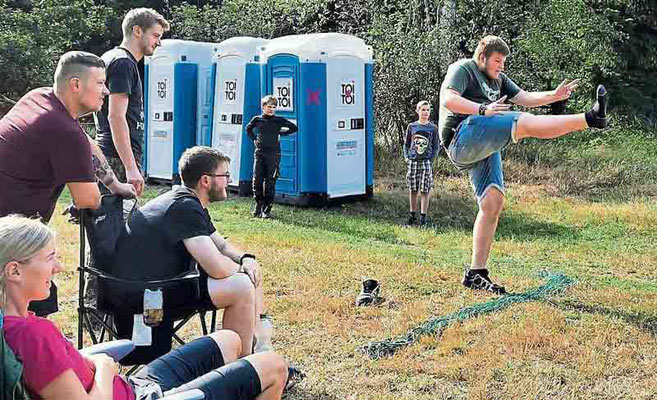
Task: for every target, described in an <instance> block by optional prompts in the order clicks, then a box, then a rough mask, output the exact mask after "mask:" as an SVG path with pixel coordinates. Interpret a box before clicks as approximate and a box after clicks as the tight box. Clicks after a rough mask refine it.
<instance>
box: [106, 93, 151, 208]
mask: <svg viewBox="0 0 657 400" xmlns="http://www.w3.org/2000/svg"><path fill="white" fill-rule="evenodd" d="M127 111H128V95H127V94H125V93H112V94H110V95H109V105H108V114H107V119H108V121H109V125H110V131H111V132H112V142H113V143H114V147H115V148H116V152H117V153H118V154H119V158H120V159H121V162H122V163H123V165H124V166H125V170H126V177H127V178H128V183H130V184H132V185H133V186H134V187H135V190H136V191H137V195H140V194H141V192H142V190H143V189H144V178H143V177H142V176H141V174H140V173H139V169H138V168H137V162H136V161H135V156H134V154H133V153H132V146H131V144H130V128H129V127H128V120H127V119H126V112H127Z"/></svg>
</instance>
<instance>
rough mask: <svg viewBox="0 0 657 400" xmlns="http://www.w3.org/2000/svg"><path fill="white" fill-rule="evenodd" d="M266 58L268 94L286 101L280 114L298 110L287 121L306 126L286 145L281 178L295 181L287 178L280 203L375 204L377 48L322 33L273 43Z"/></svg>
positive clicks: (284, 141)
mask: <svg viewBox="0 0 657 400" xmlns="http://www.w3.org/2000/svg"><path fill="white" fill-rule="evenodd" d="M262 56H263V61H262V62H263V66H264V68H265V73H263V79H264V80H265V82H264V84H263V91H267V92H273V94H274V95H275V96H276V97H277V98H278V99H279V107H278V109H277V114H279V111H281V104H282V105H283V107H285V105H286V104H289V105H290V106H291V107H292V110H291V111H288V112H287V113H284V112H280V115H282V116H285V117H287V118H292V119H297V120H298V122H299V123H298V126H299V133H298V134H297V135H293V136H292V137H289V139H288V138H287V137H284V138H282V140H281V151H282V154H281V167H280V172H281V176H282V177H283V176H285V174H286V173H287V174H288V176H289V177H288V179H284V180H281V179H280V178H279V181H278V182H277V186H276V191H277V200H278V201H283V202H292V203H296V204H310V205H312V204H324V203H326V202H327V201H331V200H345V199H350V198H359V197H369V196H370V195H371V193H372V182H373V180H372V175H373V173H372V172H373V165H374V163H373V161H372V156H373V149H374V147H373V139H374V135H373V118H372V111H373V110H370V108H372V107H373V104H372V99H373V91H372V86H371V83H372V80H371V71H372V68H371V66H372V63H373V60H372V49H371V47H370V46H367V45H365V42H364V41H363V40H362V39H359V38H357V37H354V36H350V35H344V34H338V33H319V34H309V35H296V36H287V37H281V38H277V39H273V40H271V41H270V42H269V44H268V45H267V46H266V48H265V50H264V51H263V54H262ZM287 87H290V89H289V90H288V89H287ZM288 93H289V96H290V98H289V99H287V101H286V97H285V96H286V95H287V94H288ZM286 153H287V154H286ZM286 156H287V159H286ZM284 159H286V160H285V161H286V162H285V164H284ZM286 169H287V171H286ZM291 182H294V184H291ZM279 190H280V192H281V193H280V195H281V197H282V198H280V197H279ZM286 196H289V197H287V198H286Z"/></svg>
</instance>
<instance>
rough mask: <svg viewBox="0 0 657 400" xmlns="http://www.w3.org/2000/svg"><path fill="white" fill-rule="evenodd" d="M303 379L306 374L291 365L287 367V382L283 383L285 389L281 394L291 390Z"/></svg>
mask: <svg viewBox="0 0 657 400" xmlns="http://www.w3.org/2000/svg"><path fill="white" fill-rule="evenodd" d="M305 377H306V373H305V372H303V371H302V370H300V369H299V368H297V367H295V366H293V365H290V366H289V367H287V382H285V389H283V392H287V391H288V390H290V389H292V388H293V387H294V385H296V384H297V383H299V382H301V381H302V380H303V379H304V378H305Z"/></svg>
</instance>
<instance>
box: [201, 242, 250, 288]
mask: <svg viewBox="0 0 657 400" xmlns="http://www.w3.org/2000/svg"><path fill="white" fill-rule="evenodd" d="M210 238H212V242H213V243H214V245H215V246H216V247H217V250H219V252H220V253H221V254H223V255H224V256H226V257H228V258H230V259H231V260H233V261H234V262H236V263H237V264H240V265H242V266H243V267H244V272H246V274H247V275H249V278H251V281H252V282H253V284H254V285H255V287H258V286H260V283H261V282H262V275H261V271H260V264H258V262H257V261H256V260H255V258H254V256H253V255H251V254H248V253H245V252H243V251H242V250H240V249H238V248H237V247H235V246H233V245H232V244H230V243H229V242H228V241H227V240H226V239H224V238H223V237H222V236H221V235H220V234H219V232H216V231H215V232H214V233H212V235H211V236H210Z"/></svg>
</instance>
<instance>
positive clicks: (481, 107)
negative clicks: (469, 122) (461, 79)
mask: <svg viewBox="0 0 657 400" xmlns="http://www.w3.org/2000/svg"><path fill="white" fill-rule="evenodd" d="M479 115H486V104H484V103H481V104H480V105H479Z"/></svg>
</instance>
